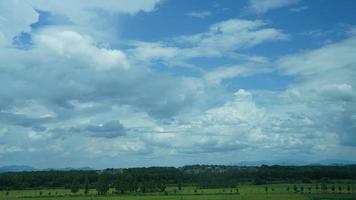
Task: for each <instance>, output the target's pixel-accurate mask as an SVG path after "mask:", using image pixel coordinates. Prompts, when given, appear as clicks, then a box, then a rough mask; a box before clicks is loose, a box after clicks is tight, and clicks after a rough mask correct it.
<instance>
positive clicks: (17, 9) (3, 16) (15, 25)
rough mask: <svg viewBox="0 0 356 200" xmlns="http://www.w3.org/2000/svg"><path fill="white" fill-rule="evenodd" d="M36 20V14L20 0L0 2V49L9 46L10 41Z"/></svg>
mask: <svg viewBox="0 0 356 200" xmlns="http://www.w3.org/2000/svg"><path fill="white" fill-rule="evenodd" d="M37 20H38V14H37V12H36V11H35V10H34V9H33V8H32V7H31V6H30V5H29V4H27V3H25V2H24V1H21V0H3V1H0V47H1V46H10V45H11V44H12V39H13V37H15V36H16V35H18V34H19V33H21V32H22V31H24V32H28V31H30V29H31V28H30V25H31V24H32V23H34V22H36V21H37Z"/></svg>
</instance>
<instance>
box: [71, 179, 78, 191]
mask: <svg viewBox="0 0 356 200" xmlns="http://www.w3.org/2000/svg"><path fill="white" fill-rule="evenodd" d="M70 191H71V192H72V193H73V194H76V193H77V192H78V191H79V183H78V182H77V181H73V183H72V185H71V186H70Z"/></svg>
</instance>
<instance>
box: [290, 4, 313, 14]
mask: <svg viewBox="0 0 356 200" xmlns="http://www.w3.org/2000/svg"><path fill="white" fill-rule="evenodd" d="M307 9H309V7H308V6H300V7H294V8H290V9H289V11H290V12H294V13H298V12H301V11H304V10H307Z"/></svg>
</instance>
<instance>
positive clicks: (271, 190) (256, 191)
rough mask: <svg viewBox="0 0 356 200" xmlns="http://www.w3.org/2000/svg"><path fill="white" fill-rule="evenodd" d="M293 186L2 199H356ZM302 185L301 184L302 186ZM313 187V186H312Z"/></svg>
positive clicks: (54, 193) (9, 199)
mask: <svg viewBox="0 0 356 200" xmlns="http://www.w3.org/2000/svg"><path fill="white" fill-rule="evenodd" d="M288 186H289V188H292V187H293V186H294V185H284V184H280V185H268V186H267V187H268V191H267V192H266V186H251V185H246V186H240V187H239V188H238V190H236V189H198V190H196V189H195V188H194V187H184V188H183V189H182V190H181V191H178V190H177V188H176V187H168V188H167V193H166V194H162V193H145V194H134V193H132V194H124V195H116V194H112V193H113V191H114V190H113V189H111V190H110V191H109V193H110V194H108V195H105V196H97V195H96V191H95V190H90V193H89V194H88V195H84V194H83V191H82V190H81V191H79V192H78V193H77V194H75V195H73V194H71V192H70V190H66V189H43V190H13V191H8V193H7V192H6V191H0V199H4V200H15V199H33V200H53V199H62V200H72V199H73V200H100V199H108V200H159V199H162V200H304V199H305V200H356V194H351V193H352V191H349V192H347V191H323V192H322V191H320V190H316V189H315V188H314V187H313V186H314V185H312V184H310V185H305V184H304V185H303V188H307V189H306V191H303V192H302V191H298V192H294V191H291V190H289V191H287V189H286V188H287V187H288ZM298 187H299V186H298ZM309 188H310V189H309Z"/></svg>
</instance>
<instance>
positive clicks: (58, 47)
mask: <svg viewBox="0 0 356 200" xmlns="http://www.w3.org/2000/svg"><path fill="white" fill-rule="evenodd" d="M34 41H35V43H36V44H37V45H39V47H37V48H44V49H46V50H48V51H52V52H53V53H55V54H57V55H58V56H61V57H62V58H63V59H68V60H70V61H73V62H76V61H77V62H78V61H79V62H81V63H86V64H87V65H89V66H92V67H94V68H96V69H98V70H101V69H110V68H122V69H128V68H129V67H130V65H129V62H128V60H127V58H126V55H125V53H123V52H122V51H120V50H114V49H107V48H101V47H98V46H96V45H95V44H94V42H93V40H92V39H91V38H90V37H89V36H86V35H81V34H79V33H77V32H74V31H67V30H58V29H53V30H51V29H46V30H44V31H41V32H40V33H38V34H36V35H35V37H34Z"/></svg>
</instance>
